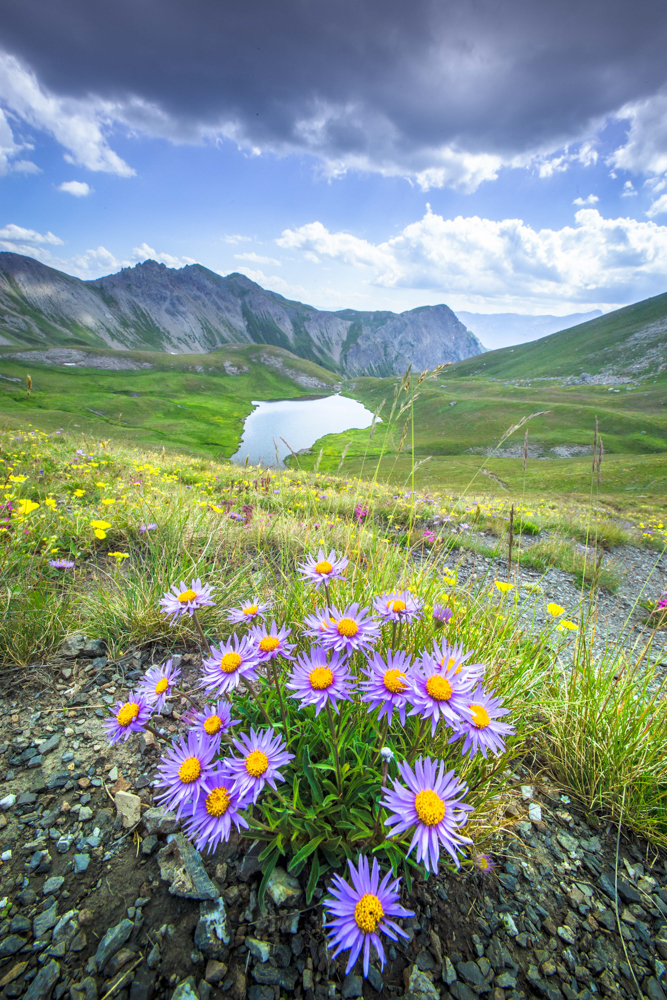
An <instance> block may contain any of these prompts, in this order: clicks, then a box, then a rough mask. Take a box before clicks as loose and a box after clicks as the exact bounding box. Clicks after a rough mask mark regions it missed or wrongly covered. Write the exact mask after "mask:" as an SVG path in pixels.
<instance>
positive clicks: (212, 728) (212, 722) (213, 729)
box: [204, 715, 222, 736]
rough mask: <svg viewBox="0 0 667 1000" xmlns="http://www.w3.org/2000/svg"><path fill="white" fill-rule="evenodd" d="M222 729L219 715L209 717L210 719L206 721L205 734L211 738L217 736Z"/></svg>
mask: <svg viewBox="0 0 667 1000" xmlns="http://www.w3.org/2000/svg"><path fill="white" fill-rule="evenodd" d="M221 728H222V719H221V718H220V716H219V715H209V717H208V719H204V732H205V733H208V735H209V736H215V734H216V733H219V732H220V730H221Z"/></svg>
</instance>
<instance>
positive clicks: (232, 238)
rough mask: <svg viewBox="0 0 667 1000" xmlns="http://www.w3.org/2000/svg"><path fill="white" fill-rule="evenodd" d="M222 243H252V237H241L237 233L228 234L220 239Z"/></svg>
mask: <svg viewBox="0 0 667 1000" xmlns="http://www.w3.org/2000/svg"><path fill="white" fill-rule="evenodd" d="M222 241H223V243H252V236H241V235H240V234H239V233H228V234H227V236H223V237H222Z"/></svg>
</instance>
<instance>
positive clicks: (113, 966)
mask: <svg viewBox="0 0 667 1000" xmlns="http://www.w3.org/2000/svg"><path fill="white" fill-rule="evenodd" d="M136 957H137V956H136V952H134V951H131V950H130V949H129V948H121V949H120V951H117V952H116V954H115V955H113V956H112V957H111V958H110V959H109V961H108V962H107V965H106V968H105V970H104V975H105V976H107V977H108V978H109V979H111V978H113V977H114V976H116V975H117V974H118V973H119V972H120V970H121V969H123V968H124V967H125V966H126V965H129V964H130V962H131V961H132V960H133V959H135V958H136Z"/></svg>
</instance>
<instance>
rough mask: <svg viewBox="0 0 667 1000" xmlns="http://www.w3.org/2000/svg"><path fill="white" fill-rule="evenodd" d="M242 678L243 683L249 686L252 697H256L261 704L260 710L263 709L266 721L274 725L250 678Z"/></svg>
mask: <svg viewBox="0 0 667 1000" xmlns="http://www.w3.org/2000/svg"><path fill="white" fill-rule="evenodd" d="M241 680H242V681H243V683H244V684H245V686H246V687H247V689H248V691H249V692H250V694H251V695H252V697H253V698H254V699H255V701H256V702H257V704H258V705H259V708H260V711H261V713H262V715H263V716H264V718H265V719H266V721H267V722H268V724H269V725H270V726H271V727H272V726H273V722H272V721H271V719H270V718H269V716H268V714H267V711H266V709H265V708H264V705H263V704H262V702H261V701H260V697H259V695H258V694H257V692H256V691H255V689H254V687H253V686H252V684H251V683H250V681H249V680H246V678H245V677H242V678H241Z"/></svg>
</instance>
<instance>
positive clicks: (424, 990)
mask: <svg viewBox="0 0 667 1000" xmlns="http://www.w3.org/2000/svg"><path fill="white" fill-rule="evenodd" d="M408 991H409V992H410V993H414V994H415V996H416V997H417V1000H440V994H439V992H438V990H437V989H436V988H435V986H434V985H433V983H432V982H431V980H430V979H429V978H428V976H427V975H426V973H424V972H420V971H419V969H418V968H417V966H416V965H415V966H414V967H413V969H412V972H411V973H410V979H409V982H408Z"/></svg>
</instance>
